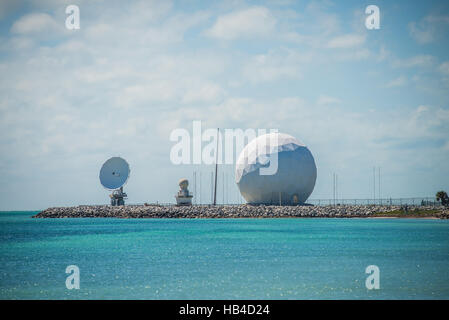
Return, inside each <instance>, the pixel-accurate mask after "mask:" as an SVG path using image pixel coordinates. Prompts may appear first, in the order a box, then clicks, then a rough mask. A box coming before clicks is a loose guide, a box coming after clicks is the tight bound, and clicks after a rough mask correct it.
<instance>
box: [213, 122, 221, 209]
mask: <svg viewBox="0 0 449 320" xmlns="http://www.w3.org/2000/svg"><path fill="white" fill-rule="evenodd" d="M219 138H220V128H217V149H215V187H214V206H215V205H216V204H217V172H218V140H219Z"/></svg>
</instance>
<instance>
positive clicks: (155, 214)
mask: <svg viewBox="0 0 449 320" xmlns="http://www.w3.org/2000/svg"><path fill="white" fill-rule="evenodd" d="M420 208H423V207H420ZM400 210H401V207H400V206H387V205H384V206H373V205H339V206H251V205H234V206H222V205H218V206H206V205H203V206H186V207H178V206H162V205H126V206H120V207H112V206H108V205H104V206H77V207H58V208H49V209H46V210H44V211H42V212H39V213H38V214H36V215H35V216H34V218H300V217H304V218H306V217H308V218H313V217H323V218H352V217H373V216H388V215H389V213H394V212H397V211H400ZM399 216H400V215H399ZM435 217H439V218H447V217H448V212H447V211H446V212H445V211H441V213H438V214H435Z"/></svg>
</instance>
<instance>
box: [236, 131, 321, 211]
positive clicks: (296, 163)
mask: <svg viewBox="0 0 449 320" xmlns="http://www.w3.org/2000/svg"><path fill="white" fill-rule="evenodd" d="M276 156H277V159H278V160H277V171H274V170H271V171H272V172H275V173H274V174H268V175H264V174H261V173H263V172H264V171H265V173H269V172H267V171H270V169H268V167H269V166H270V165H272V168H276V165H275V162H273V161H275V160H270V159H275V157H276ZM268 161H269V162H268ZM270 162H272V164H271V163H270ZM261 168H262V170H261ZM316 174H317V171H316V165H315V160H314V158H313V156H312V153H311V152H310V151H309V149H308V148H307V147H306V146H305V145H304V144H302V143H301V142H299V141H298V140H297V139H295V138H294V137H292V136H290V135H288V134H284V133H269V134H265V135H261V136H259V137H257V138H256V139H254V140H252V141H251V142H250V143H248V144H247V145H246V146H245V148H244V149H243V150H242V152H241V153H240V156H239V158H238V160H237V165H236V171H235V180H236V183H237V185H238V187H239V189H240V193H241V194H242V196H243V198H245V200H246V201H247V202H248V203H250V204H273V205H278V204H279V203H282V205H287V204H302V203H305V202H306V200H307V198H308V197H309V196H310V194H311V193H312V191H313V188H314V187H315V181H316Z"/></svg>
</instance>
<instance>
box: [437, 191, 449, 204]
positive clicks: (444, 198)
mask: <svg viewBox="0 0 449 320" xmlns="http://www.w3.org/2000/svg"><path fill="white" fill-rule="evenodd" d="M436 199H437V201H441V204H442V205H443V206H447V205H449V197H448V195H447V193H446V192H445V191H438V192H437V194H436Z"/></svg>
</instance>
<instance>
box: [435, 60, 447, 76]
mask: <svg viewBox="0 0 449 320" xmlns="http://www.w3.org/2000/svg"><path fill="white" fill-rule="evenodd" d="M438 70H439V71H440V72H441V73H442V74H444V75H448V76H449V61H445V62H443V63H442V64H440V66H439V67H438Z"/></svg>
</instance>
